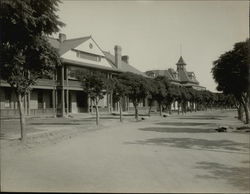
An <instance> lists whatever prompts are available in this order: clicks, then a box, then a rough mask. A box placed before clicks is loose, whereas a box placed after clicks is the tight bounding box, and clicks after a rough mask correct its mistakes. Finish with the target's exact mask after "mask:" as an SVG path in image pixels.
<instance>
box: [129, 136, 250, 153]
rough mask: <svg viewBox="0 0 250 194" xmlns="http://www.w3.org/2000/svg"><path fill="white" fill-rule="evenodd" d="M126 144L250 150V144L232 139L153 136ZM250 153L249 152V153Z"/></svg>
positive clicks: (212, 149)
mask: <svg viewBox="0 0 250 194" xmlns="http://www.w3.org/2000/svg"><path fill="white" fill-rule="evenodd" d="M125 143H126V144H142V145H160V146H168V147H176V148H184V149H196V150H197V149H198V150H211V151H224V152H225V151H227V152H230V151H234V152H235V151H242V152H244V154H245V153H246V151H249V144H247V143H238V142H234V141H230V140H207V139H194V138H151V139H146V140H137V141H135V142H125ZM247 154H249V153H247Z"/></svg>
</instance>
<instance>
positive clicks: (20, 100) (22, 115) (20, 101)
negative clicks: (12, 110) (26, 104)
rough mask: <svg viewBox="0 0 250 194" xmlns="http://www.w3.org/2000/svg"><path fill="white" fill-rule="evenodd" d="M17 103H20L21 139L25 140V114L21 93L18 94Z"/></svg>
mask: <svg viewBox="0 0 250 194" xmlns="http://www.w3.org/2000/svg"><path fill="white" fill-rule="evenodd" d="M17 104H18V109H19V115H20V127H21V140H22V141H25V139H26V131H25V116H24V111H23V105H22V96H21V94H17Z"/></svg>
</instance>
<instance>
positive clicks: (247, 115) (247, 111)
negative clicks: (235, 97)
mask: <svg viewBox="0 0 250 194" xmlns="http://www.w3.org/2000/svg"><path fill="white" fill-rule="evenodd" d="M243 108H244V112H245V116H246V124H248V123H249V110H248V105H247V103H246V102H245V103H243Z"/></svg>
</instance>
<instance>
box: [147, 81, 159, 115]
mask: <svg viewBox="0 0 250 194" xmlns="http://www.w3.org/2000/svg"><path fill="white" fill-rule="evenodd" d="M146 81H147V86H148V96H147V100H148V106H149V109H148V116H149V117H150V116H151V110H152V106H153V104H154V102H155V98H154V94H155V93H156V91H157V87H156V81H155V80H154V79H152V78H148V79H146Z"/></svg>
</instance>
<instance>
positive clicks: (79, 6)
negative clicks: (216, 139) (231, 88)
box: [58, 0, 249, 91]
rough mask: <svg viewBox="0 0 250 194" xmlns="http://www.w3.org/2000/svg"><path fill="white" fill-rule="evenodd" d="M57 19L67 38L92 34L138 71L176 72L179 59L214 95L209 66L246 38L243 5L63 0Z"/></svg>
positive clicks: (247, 21) (229, 2)
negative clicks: (126, 57)
mask: <svg viewBox="0 0 250 194" xmlns="http://www.w3.org/2000/svg"><path fill="white" fill-rule="evenodd" d="M59 9H60V10H59V12H58V15H59V17H60V20H61V21H63V22H64V23H65V24H66V26H65V27H64V28H62V30H61V32H62V33H65V34H66V35H67V38H77V37H82V36H89V35H92V37H93V38H94V40H95V41H96V42H97V43H98V44H99V46H100V47H101V48H102V49H103V50H106V51H110V52H111V53H113V52H114V45H120V46H121V47H122V54H123V55H129V61H130V64H131V65H133V66H134V67H136V68H137V69H139V70H141V71H147V70H151V69H168V68H174V69H176V65H175V64H176V62H177V61H178V59H179V57H180V54H181V53H180V52H181V51H180V50H181V49H180V45H182V56H183V58H184V61H185V62H186V63H187V70H188V71H194V72H195V74H196V77H197V79H198V81H199V82H200V85H202V86H205V87H207V89H209V90H211V91H215V87H216V84H215V83H214V81H213V79H212V74H211V73H210V72H211V67H212V62H213V61H214V60H216V59H217V58H218V57H219V56H220V54H222V53H224V52H225V51H227V50H230V49H232V47H233V44H234V43H235V42H238V41H244V40H245V39H246V38H247V37H248V34H249V20H248V18H249V15H248V11H249V5H248V2H247V1H238V2H236V1H175V2H174V1H80V0H78V1H76V0H75V1H74V0H62V3H61V4H60V6H59Z"/></svg>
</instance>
